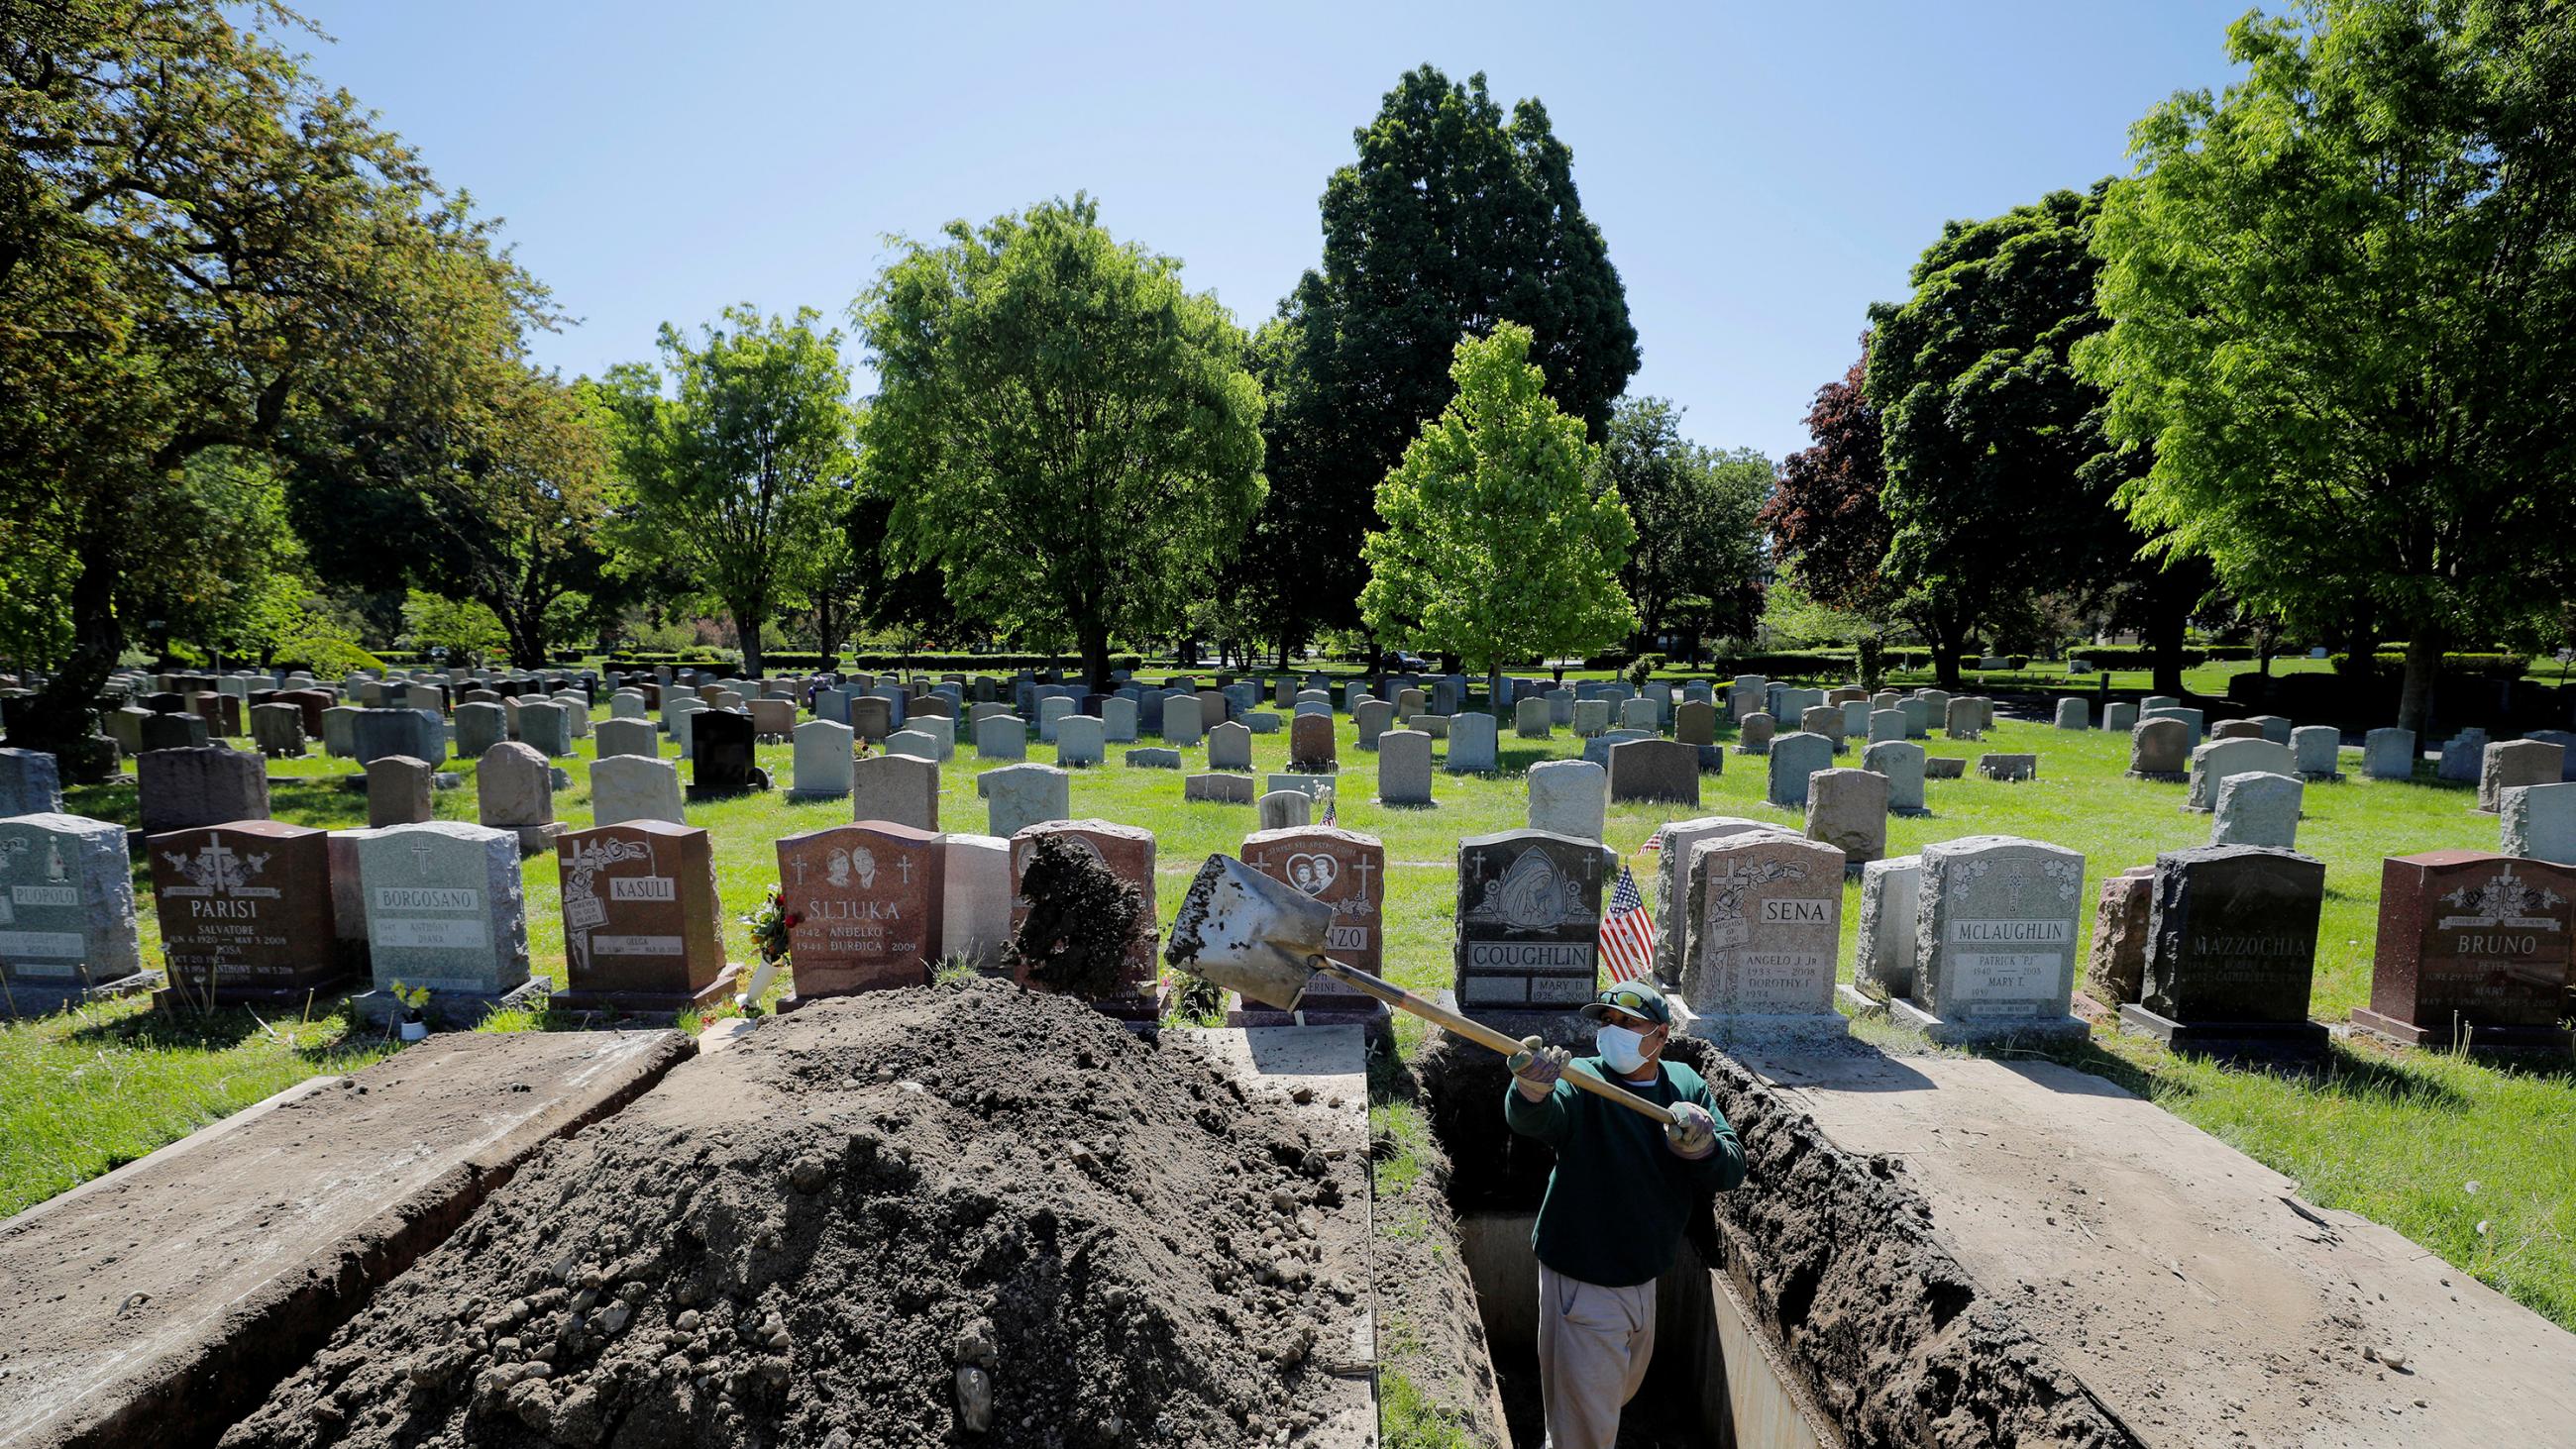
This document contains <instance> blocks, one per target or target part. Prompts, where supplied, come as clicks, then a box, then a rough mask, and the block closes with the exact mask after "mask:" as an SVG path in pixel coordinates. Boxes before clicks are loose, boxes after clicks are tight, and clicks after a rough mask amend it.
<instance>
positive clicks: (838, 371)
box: [604, 304, 858, 678]
mask: <svg viewBox="0 0 2576 1449" xmlns="http://www.w3.org/2000/svg"><path fill="white" fill-rule="evenodd" d="M821 320H822V314H821V313H819V312H816V311H815V310H814V309H812V308H810V307H805V308H799V309H798V310H797V312H796V315H795V317H794V319H793V320H789V319H786V318H778V317H770V318H764V317H762V316H761V314H760V310H759V309H758V308H756V307H752V306H750V305H748V304H745V305H741V306H735V307H728V308H726V309H725V311H724V317H723V323H722V325H721V326H714V325H711V326H707V327H703V328H700V329H699V341H698V344H697V345H696V346H694V347H693V346H691V345H690V344H689V341H688V339H687V338H686V337H684V336H683V335H682V334H681V332H680V330H679V329H678V328H676V327H673V326H671V325H669V324H668V323H665V324H664V325H663V327H662V360H663V365H664V366H665V367H667V368H668V369H669V379H668V381H669V383H670V387H671V394H670V395H668V396H666V395H665V394H664V382H665V379H664V377H663V376H662V375H661V374H659V373H657V372H655V371H654V369H653V368H652V367H650V366H648V365H645V364H641V363H628V364H624V365H621V366H619V367H615V368H612V369H610V370H609V376H608V378H607V379H606V382H605V384H604V386H605V388H606V390H607V393H608V396H609V399H610V410H611V411H612V413H613V414H614V415H615V416H616V418H617V424H616V426H615V428H614V439H613V442H614V447H615V450H616V456H617V459H618V471H619V473H620V474H621V476H623V477H624V479H625V480H626V484H627V486H628V488H629V489H631V490H632V494H633V498H634V503H635V508H634V514H633V517H632V519H631V520H630V526H629V527H628V528H627V529H626V530H625V531H624V537H625V539H626V540H627V542H628V544H629V546H631V547H634V548H636V549H638V550H640V551H643V552H646V553H649V554H653V555H657V556H659V557H662V558H665V559H668V560H669V561H671V562H673V563H675V564H678V565H680V566H681V567H683V568H685V569H687V570H689V571H690V572H691V573H692V574H693V575H694V576H695V577H696V579H697V581H698V583H699V585H700V586H701V587H702V588H704V589H705V590H706V591H707V592H708V593H709V594H712V595H713V596H715V597H716V598H717V599H720V600H722V601H723V603H724V606H725V609H726V611H727V612H728V613H730V614H731V615H732V617H733V626H734V631H735V633H736V634H737V635H738V636H739V637H740V638H741V640H742V667H743V672H744V673H745V674H747V675H750V676H752V677H754V678H757V677H759V676H760V674H761V673H762V672H763V671H762V667H761V665H762V660H761V652H762V651H761V642H760V631H761V626H762V625H764V624H766V623H768V622H769V615H770V611H771V610H772V609H773V608H775V607H776V606H777V604H778V603H779V601H780V598H781V595H782V592H783V591H784V590H785V589H786V588H787V586H788V585H787V580H788V577H789V573H790V566H791V559H792V557H793V555H794V553H795V551H796V550H797V549H799V548H801V547H802V546H804V545H805V544H807V543H810V542H811V540H813V539H814V538H816V537H819V536H820V535H821V533H822V531H823V530H824V529H825V528H827V527H828V526H829V525H830V522H831V520H830V518H829V517H828V513H827V510H828V509H829V508H830V506H831V505H832V504H833V503H834V502H835V501H837V500H840V499H841V498H843V497H844V496H845V490H846V489H847V487H848V486H849V485H850V484H851V482H852V481H853V480H854V479H855V477H856V476H857V471H858V461H857V458H856V456H855V455H854V454H853V452H852V446H853V442H854V437H853V417H854V415H853V412H852V409H851V406H850V401H849V394H850V372H849V368H848V367H847V365H845V364H844V363H843V362H842V361H841V353H840V346H841V334H840V333H839V332H837V331H831V332H818V331H816V330H815V324H816V323H818V322H820V321H821Z"/></svg>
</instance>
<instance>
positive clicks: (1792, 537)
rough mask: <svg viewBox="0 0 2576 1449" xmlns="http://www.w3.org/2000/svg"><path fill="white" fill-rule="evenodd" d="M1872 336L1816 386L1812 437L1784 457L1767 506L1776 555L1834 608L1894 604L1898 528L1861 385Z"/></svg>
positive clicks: (1873, 609)
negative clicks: (1890, 559)
mask: <svg viewBox="0 0 2576 1449" xmlns="http://www.w3.org/2000/svg"><path fill="white" fill-rule="evenodd" d="M1868 366H1869V335H1868V334H1867V333H1863V334H1862V335H1861V356H1860V360H1859V361H1858V362H1855V363H1853V364H1852V365H1851V370H1850V371H1848V372H1846V373H1844V374H1843V375H1842V376H1841V377H1840V378H1837V379H1836V380H1834V381H1832V382H1829V383H1826V384H1825V385H1824V386H1823V387H1820V388H1818V389H1816V400H1815V403H1814V404H1813V405H1812V406H1810V407H1809V408H1808V409H1807V436H1808V437H1809V438H1810V439H1812V440H1813V441H1812V442H1810V443H1809V444H1808V445H1807V446H1806V447H1804V448H1801V449H1799V450H1798V451H1797V452H1794V453H1791V454H1790V455H1789V456H1788V457H1786V458H1784V459H1782V460H1781V462H1780V486H1779V489H1778V490H1777V491H1776V492H1774V493H1773V494H1772V495H1771V501H1770V502H1768V503H1766V504H1764V505H1763V508H1762V523H1763V526H1764V527H1765V528H1767V529H1769V530H1770V533H1771V541H1772V547H1773V549H1774V551H1775V556H1776V557H1777V559H1778V560H1779V562H1780V564H1781V566H1782V567H1783V568H1794V569H1795V570H1796V571H1797V574H1798V580H1799V584H1800V587H1801V588H1802V590H1803V591H1804V593H1805V595H1806V596H1807V597H1809V598H1811V599H1813V600H1815V601H1816V602H1817V603H1818V604H1821V605H1823V606H1825V607H1826V608H1828V609H1832V610H1837V611H1844V612H1849V613H1858V614H1875V613H1877V612H1879V611H1881V610H1883V609H1884V608H1886V607H1887V605H1888V604H1889V603H1890V602H1891V596H1892V592H1893V591H1892V590H1891V589H1890V587H1889V585H1888V583H1887V580H1886V576H1885V574H1884V573H1883V572H1882V566H1883V565H1884V564H1885V563H1886V561H1887V543H1888V539H1889V537H1890V535H1891V534H1892V533H1893V532H1894V529H1893V528H1892V527H1891V526H1890V524H1889V523H1888V519H1887V507H1886V504H1885V501H1884V500H1883V499H1882V498H1881V497H1880V493H1881V490H1882V489H1883V488H1884V487H1885V486H1886V481H1887V459H1886V454H1885V452H1884V446H1885V435H1884V434H1883V433H1882V432H1881V430H1880V427H1879V418H1878V409H1877V408H1875V407H1872V406H1871V405H1870V401H1869V394H1868V393H1867V392H1866V391H1865V390H1864V389H1863V388H1862V386H1861V378H1862V375H1863V372H1864V370H1865V369H1866V368H1867V367H1868Z"/></svg>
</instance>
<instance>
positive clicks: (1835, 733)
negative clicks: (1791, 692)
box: [1798, 704, 1843, 754]
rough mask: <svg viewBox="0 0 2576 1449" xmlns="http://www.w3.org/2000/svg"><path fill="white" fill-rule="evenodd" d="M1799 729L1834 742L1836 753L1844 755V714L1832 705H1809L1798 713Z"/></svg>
mask: <svg viewBox="0 0 2576 1449" xmlns="http://www.w3.org/2000/svg"><path fill="white" fill-rule="evenodd" d="M1798 728H1799V729H1800V730H1803V731H1805V732H1806V733H1808V734H1811V735H1822V736H1823V737H1824V738H1825V739H1827V740H1828V741H1830V742H1832V744H1833V747H1834V753H1836V754H1840V753H1842V746H1843V712H1842V711H1841V710H1840V709H1837V708H1835V707H1834V706H1832V705H1830V704H1815V705H1809V706H1808V707H1807V708H1805V709H1802V710H1800V711H1798Z"/></svg>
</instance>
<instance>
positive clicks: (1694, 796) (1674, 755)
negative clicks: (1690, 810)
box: [1609, 739, 1699, 808]
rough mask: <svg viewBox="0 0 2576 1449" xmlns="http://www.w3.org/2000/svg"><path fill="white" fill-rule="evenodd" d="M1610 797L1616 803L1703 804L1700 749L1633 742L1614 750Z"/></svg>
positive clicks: (1672, 743)
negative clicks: (1638, 801)
mask: <svg viewBox="0 0 2576 1449" xmlns="http://www.w3.org/2000/svg"><path fill="white" fill-rule="evenodd" d="M1609 782H1610V798H1611V800H1613V801H1614V802H1627V801H1637V800H1646V801H1657V802H1662V803H1667V804H1676V805H1689V806H1692V807H1694V808H1696V807H1697V806H1698V804H1699V747H1698V746H1696V745H1686V744H1683V743H1682V742H1680V741H1679V740H1661V739H1643V740H1630V741H1628V742H1627V743H1625V744H1620V745H1614V746H1612V747H1611V750H1610V773H1609Z"/></svg>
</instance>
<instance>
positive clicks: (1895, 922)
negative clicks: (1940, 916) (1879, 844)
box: [1852, 855, 1923, 1000]
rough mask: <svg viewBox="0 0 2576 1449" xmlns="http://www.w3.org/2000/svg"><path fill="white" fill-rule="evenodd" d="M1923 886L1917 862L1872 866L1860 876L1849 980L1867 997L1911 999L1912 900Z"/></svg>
mask: <svg viewBox="0 0 2576 1449" xmlns="http://www.w3.org/2000/svg"><path fill="white" fill-rule="evenodd" d="M1922 884H1923V861H1922V858H1921V857H1919V856H1912V855H1899V856H1893V857H1890V858H1889V859H1886V860H1873V861H1871V862H1869V863H1868V864H1866V865H1864V866H1862V867H1861V870H1860V940H1859V943H1858V946H1857V954H1856V956H1855V958H1854V960H1853V962H1852V978H1853V980H1854V981H1855V982H1857V983H1858V984H1859V985H1860V986H1861V987H1862V988H1863V989H1864V990H1865V991H1867V989H1868V988H1870V987H1873V986H1874V987H1876V988H1877V989H1876V990H1875V991H1868V994H1869V995H1873V996H1880V997H1885V998H1888V999H1890V1000H1894V999H1897V998H1901V997H1907V996H1911V995H1913V994H1914V898H1915V892H1916V890H1917V889H1918V888H1919V887H1921V885H1922Z"/></svg>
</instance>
